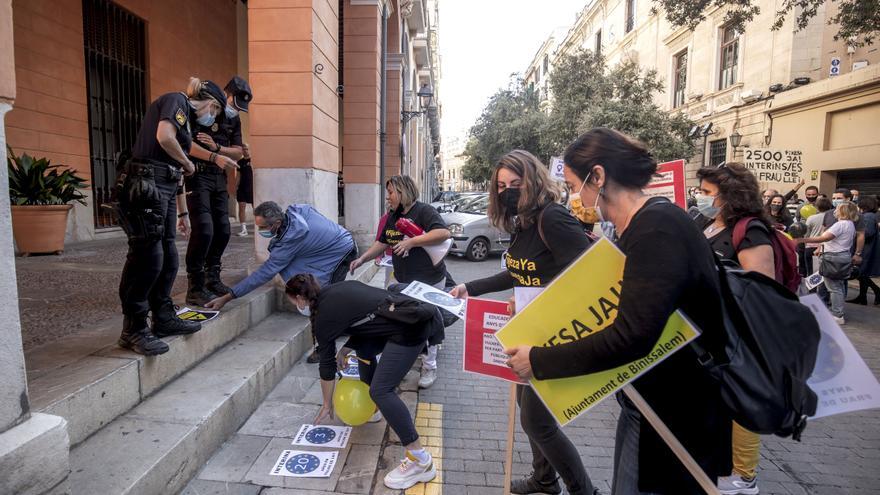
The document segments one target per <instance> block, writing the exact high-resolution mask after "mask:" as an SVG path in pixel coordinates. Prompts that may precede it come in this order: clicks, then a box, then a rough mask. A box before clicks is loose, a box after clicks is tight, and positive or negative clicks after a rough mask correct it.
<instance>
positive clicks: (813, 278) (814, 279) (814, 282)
mask: <svg viewBox="0 0 880 495" xmlns="http://www.w3.org/2000/svg"><path fill="white" fill-rule="evenodd" d="M824 282H825V277H823V276H822V275H819V272H816V273H814V274H812V275H810V276H809V277H807V278H805V279H804V285H806V286H807V290H813V289H815V288H816V287H818V286H820V285H822V284H823V283H824Z"/></svg>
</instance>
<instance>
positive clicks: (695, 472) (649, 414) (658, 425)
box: [623, 385, 721, 495]
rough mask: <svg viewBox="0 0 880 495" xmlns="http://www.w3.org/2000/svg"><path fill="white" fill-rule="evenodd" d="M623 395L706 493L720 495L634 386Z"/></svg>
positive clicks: (629, 386)
mask: <svg viewBox="0 0 880 495" xmlns="http://www.w3.org/2000/svg"><path fill="white" fill-rule="evenodd" d="M623 393H624V394H626V396H627V398H629V400H631V401H632V403H633V404H634V405H635V406H636V409H638V410H639V412H641V413H642V416H644V417H645V419H647V420H648V423H651V426H653V427H654V430H656V431H657V434H659V435H660V438H662V439H663V441H664V442H666V445H668V446H669V448H670V449H672V452H674V453H675V456H676V457H678V460H679V461H681V463H682V464H684V467H686V468H687V470H688V471H689V472H690V473H691V475H692V476H693V477H694V479H696V480H697V483H699V484H700V487H701V488H702V489H703V490H705V491H706V493H708V494H709V495H720V493H721V492H719V491H718V487H717V486H715V483H712V480H711V479H709V476H707V475H706V473H705V471H703V468H701V467H700V465H699V464H697V461H695V460H694V458H693V457H691V455H690V453H688V451H687V450H685V448H684V446H683V445H682V444H681V443H680V442H679V441H678V439H677V438H675V435H673V434H672V432H671V431H669V428H667V427H666V424H665V423H663V421H662V420H661V419H660V417H659V416H657V413H655V412H654V409H652V408H651V406H650V405H648V403H647V402H645V399H643V398H642V394H640V393H639V392H638V391H637V390H636V389H634V388H633V386H632V385H627V386H625V387H623Z"/></svg>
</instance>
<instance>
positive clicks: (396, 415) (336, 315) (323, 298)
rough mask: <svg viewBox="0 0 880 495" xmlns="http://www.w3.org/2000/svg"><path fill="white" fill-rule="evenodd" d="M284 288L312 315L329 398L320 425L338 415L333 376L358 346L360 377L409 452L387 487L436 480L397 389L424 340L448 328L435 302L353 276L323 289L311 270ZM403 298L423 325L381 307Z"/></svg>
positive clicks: (319, 417) (390, 475) (399, 487)
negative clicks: (340, 342) (340, 341)
mask: <svg viewBox="0 0 880 495" xmlns="http://www.w3.org/2000/svg"><path fill="white" fill-rule="evenodd" d="M285 291H286V293H287V296H288V297H289V298H290V299H291V301H292V302H293V303H294V304H296V307H297V309H298V310H299V311H300V312H301V313H303V314H305V315H307V316H309V318H310V319H311V323H312V332H313V334H314V336H315V339H316V340H317V342H318V350H317V353H318V355H319V357H320V360H319V363H320V364H319V365H318V370H319V373H320V375H321V392H322V393H323V397H324V402H323V406H322V407H321V409H320V411H318V415H317V416H316V417H315V424H319V423H320V422H321V421H322V420H324V419H327V418H329V419H333V402H332V398H333V388H334V386H335V384H336V382H335V380H334V375H335V373H336V371H337V369H340V368H342V367H343V365H344V363H345V359H346V356H347V355H348V352H349V350H350V349H354V350H356V351H357V353H358V358H359V359H358V361H359V362H358V369H359V372H360V379H361V380H362V381H363V382H365V383H367V384H368V385H369V386H370V397H371V398H372V399H373V402H375V403H376V406H377V407H378V408H379V411H380V412H381V413H382V415H383V416H384V417H385V419H386V420H387V421H388V425H389V426H391V429H393V430H394V432H395V433H397V436H398V437H399V438H400V443H401V444H402V445H403V446H404V448H405V450H406V452H405V455H404V458H403V461H402V462H401V463H400V465H399V466H398V467H397V468H395V469H394V470H392V471H391V472H389V473H388V474H387V475H385V479H384V481H385V486H387V487H389V488H393V489H397V490H404V489H407V488H409V487H411V486H413V485H415V484H416V483H426V482H428V481H431V480H432V479H434V477H435V476H436V474H437V471H436V469H435V467H434V463H433V459H432V458H431V454H430V453H429V452H428V451H427V450H425V449H424V448H422V445H421V444H420V443H419V434H418V432H417V431H416V428H415V425H414V424H413V418H412V417H411V416H410V413H409V409H408V408H407V407H406V404H404V403H403V401H402V400H401V399H400V397H398V396H397V393H396V392H395V387H397V386H398V385H399V384H400V382H401V381H402V380H403V378H404V376H406V373H407V372H408V371H409V370H410V369H411V368H412V365H413V363H415V361H416V358H418V355H419V352H420V350H421V348H422V345H423V344H424V342H425V340H427V339H429V338H430V337H431V335H432V334H433V333H435V332H437V331H441V330H442V329H443V322H442V320H441V318H440V313H439V311H437V309H436V308H434V307H433V306H431V305H430V304H427V303H421V302H418V301H414V300H412V299H409V298H406V297H405V296H400V295H392V294H391V293H390V292H388V291H386V290H383V289H379V288H377V287H371V286H369V285H366V284H363V283H361V282H357V281H354V280H346V281H343V282H338V283H335V284H331V285H329V286H326V287H323V288H322V287H321V286H320V285H319V284H318V281H317V280H316V279H315V277H314V276H313V275H311V274H299V275H294V276H293V277H292V278H291V279H290V280H289V281H288V282H287V286H286V290H285ZM389 298H391V299H389ZM401 299H404V300H408V301H407V302H408V303H411V305H410V306H408V307H409V308H414V309H413V311H414V313H415V316H414V319H416V320H418V321H419V323H416V324H410V323H403V322H401V321H397V320H393V319H390V318H388V317H385V316H382V314H383V313H381V312H380V311H378V308H380V306H382V305H383V304H385V305H387V303H388V301H397V303H398V305H400V304H401V303H400V301H401ZM397 309H398V310H399V311H406V310H405V309H401V308H397ZM385 314H387V313H385ZM342 336H347V337H349V340H348V342H346V344H345V345H344V346H343V347H342V349H341V350H340V352H339V353H337V352H336V340H337V339H338V338H339V337H342ZM380 353H381V354H382V358H381V359H380V360H378V362H377V359H376V356H377V354H380Z"/></svg>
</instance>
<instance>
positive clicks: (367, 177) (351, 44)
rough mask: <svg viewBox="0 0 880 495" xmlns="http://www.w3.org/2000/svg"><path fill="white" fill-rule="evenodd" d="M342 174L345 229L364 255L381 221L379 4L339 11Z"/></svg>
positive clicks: (355, 4) (356, 0)
mask: <svg viewBox="0 0 880 495" xmlns="http://www.w3.org/2000/svg"><path fill="white" fill-rule="evenodd" d="M343 9H344V12H343V16H342V18H343V35H344V37H345V39H344V43H343V57H344V59H345V60H344V61H345V63H344V64H343V67H344V68H343V73H344V74H343V76H344V77H343V80H344V82H345V90H344V93H343V97H342V101H343V103H342V106H343V112H342V113H343V131H342V134H343V151H342V161H343V167H342V171H343V174H344V179H345V227H346V228H347V229H348V230H349V231H350V232H351V233H352V235H353V236H354V238H355V242H357V244H358V247H359V248H360V249H361V251H363V250H364V249H365V248H366V247H368V246H369V245H370V244H372V243H373V240H374V237H375V235H376V225H377V223H378V221H379V217H381V216H382V210H381V209H380V207H379V205H380V201H381V198H382V194H383V191H382V188H381V186H380V184H379V112H380V108H381V107H380V104H381V103H380V96H381V95H380V91H381V79H380V77H381V63H382V59H381V55H382V53H381V50H380V42H381V39H382V4H381V2H379V1H377V0H347V1H346V2H345V5H344V7H343Z"/></svg>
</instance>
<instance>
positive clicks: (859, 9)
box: [652, 0, 880, 46]
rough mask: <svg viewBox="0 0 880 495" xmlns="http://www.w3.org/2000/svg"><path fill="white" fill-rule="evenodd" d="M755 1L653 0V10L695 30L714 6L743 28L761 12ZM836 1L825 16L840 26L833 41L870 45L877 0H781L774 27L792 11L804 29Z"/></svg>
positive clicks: (879, 25)
mask: <svg viewBox="0 0 880 495" xmlns="http://www.w3.org/2000/svg"><path fill="white" fill-rule="evenodd" d="M754 1H755V0H654V4H655V6H654V7H653V8H652V13H655V14H656V13H657V11H658V10H662V11H663V12H665V13H666V18H667V19H668V20H669V22H670V23H672V25H673V26H676V27H679V26H687V27H688V28H690V29H694V28H696V27H697V25H698V24H700V23H701V22H702V21H703V20H705V19H706V11H707V10H709V9H714V8H727V9H728V10H727V12H726V13H725V14H724V21H725V22H727V23H730V24H731V25H733V26H735V27H736V29H737V30H739V31H744V30H745V26H746V24H748V23H749V22H751V21H752V20H753V19H754V18H755V16H756V15H758V14H760V13H761V8H760V7H759V6H757V5H754V4H753V2H754ZM831 4H837V13H836V14H835V15H833V16H831V17H830V18H829V19H828V24H837V25H838V26H839V28H838V31H837V34H835V35H834V39H835V40H839V39H843V40H846V42H847V44H849V45H851V46H864V45H866V44H867V45H870V44H873V42H874V38H875V37H876V36H877V34H878V33H880V0H831V1H830V2H826V0H782V2H781V4H780V5H779V7H780V8H779V10H777V11H776V13H775V16H776V18H775V21H774V23H773V29H774V30H777V29H779V28H781V27H782V26H783V24H785V18H786V17H787V16H788V15H789V14H791V13H792V12H795V19H794V23H795V26H796V27H797V30H798V31H799V30H801V29H804V28H805V27H807V25H808V24H809V23H810V21H811V20H812V19H813V18H814V17H816V14H817V13H818V12H819V8H820V7H821V6H823V5H828V6H830V5H831Z"/></svg>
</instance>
